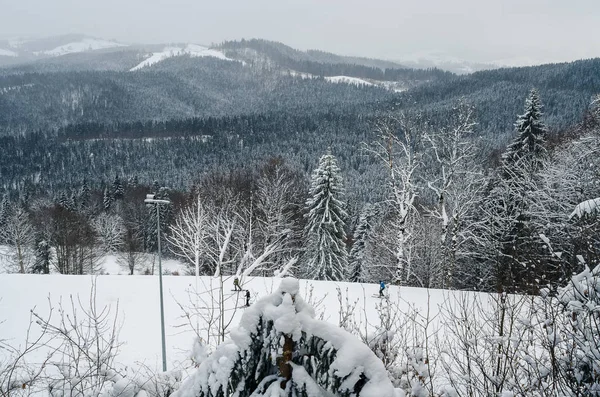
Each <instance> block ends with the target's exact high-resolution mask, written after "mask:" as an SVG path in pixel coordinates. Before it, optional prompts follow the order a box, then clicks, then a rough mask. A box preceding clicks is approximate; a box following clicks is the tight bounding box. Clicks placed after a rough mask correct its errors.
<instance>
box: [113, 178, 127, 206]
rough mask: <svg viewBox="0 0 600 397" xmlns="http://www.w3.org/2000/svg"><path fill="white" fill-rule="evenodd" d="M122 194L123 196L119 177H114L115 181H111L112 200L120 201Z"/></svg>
mask: <svg viewBox="0 0 600 397" xmlns="http://www.w3.org/2000/svg"><path fill="white" fill-rule="evenodd" d="M124 194H125V190H124V189H123V183H122V182H121V179H120V178H119V175H116V176H115V180H114V181H113V186H112V196H113V199H114V200H120V199H122V198H123V195H124Z"/></svg>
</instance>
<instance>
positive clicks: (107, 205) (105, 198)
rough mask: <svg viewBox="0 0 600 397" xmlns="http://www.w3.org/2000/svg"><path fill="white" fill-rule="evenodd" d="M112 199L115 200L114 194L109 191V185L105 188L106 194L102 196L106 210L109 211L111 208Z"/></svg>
mask: <svg viewBox="0 0 600 397" xmlns="http://www.w3.org/2000/svg"><path fill="white" fill-rule="evenodd" d="M112 201H113V200H112V195H111V194H110V192H109V191H108V187H105V188H104V196H103V198H102V204H103V205H104V210H105V211H108V210H109V209H110V206H111V204H112Z"/></svg>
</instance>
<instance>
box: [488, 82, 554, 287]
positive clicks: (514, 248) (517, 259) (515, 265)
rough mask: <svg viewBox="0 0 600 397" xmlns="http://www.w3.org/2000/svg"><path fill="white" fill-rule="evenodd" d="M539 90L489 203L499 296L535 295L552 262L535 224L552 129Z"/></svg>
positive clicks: (529, 103) (522, 117)
mask: <svg viewBox="0 0 600 397" xmlns="http://www.w3.org/2000/svg"><path fill="white" fill-rule="evenodd" d="M541 117H542V105H541V102H540V99H539V95H538V93H537V91H536V90H535V89H533V90H531V92H530V94H529V96H528V97H527V99H526V100H525V113H524V114H522V115H520V116H518V117H517V122H516V123H515V127H516V133H517V136H516V137H515V139H514V140H513V142H512V143H511V144H510V145H509V146H508V148H507V149H506V152H505V153H504V155H503V156H502V165H501V170H500V172H499V175H498V176H497V178H496V179H495V180H492V181H491V183H492V185H493V188H492V189H491V197H490V200H488V203H489V208H488V209H487V210H486V211H487V212H488V218H489V220H490V222H492V224H490V225H489V231H490V241H491V242H492V245H496V248H495V249H494V250H495V251H496V252H497V254H496V255H495V256H494V259H493V261H494V264H493V267H494V268H495V269H496V271H495V273H496V277H495V278H496V290H498V291H506V288H508V289H509V290H512V291H514V290H521V291H523V290H524V289H526V290H527V291H528V292H531V293H535V292H537V290H538V288H539V284H540V282H542V279H543V277H542V276H543V272H544V266H545V264H544V263H541V260H542V259H544V257H547V255H546V253H544V252H542V244H541V242H540V241H539V237H538V236H539V231H536V230H535V227H534V225H533V224H532V222H531V218H532V216H531V200H532V195H533V192H535V191H536V190H537V189H538V181H537V174H538V171H539V170H540V169H541V166H542V164H543V162H544V159H545V156H546V149H545V147H544V144H545V141H546V127H545V126H544V124H543V122H542V120H541Z"/></svg>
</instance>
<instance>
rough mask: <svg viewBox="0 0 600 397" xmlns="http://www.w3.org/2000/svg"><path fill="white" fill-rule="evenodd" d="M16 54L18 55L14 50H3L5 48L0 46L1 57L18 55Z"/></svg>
mask: <svg viewBox="0 0 600 397" xmlns="http://www.w3.org/2000/svg"><path fill="white" fill-rule="evenodd" d="M18 55H19V54H17V53H16V52H14V51H10V50H5V49H3V48H0V56H2V57H16V56H18Z"/></svg>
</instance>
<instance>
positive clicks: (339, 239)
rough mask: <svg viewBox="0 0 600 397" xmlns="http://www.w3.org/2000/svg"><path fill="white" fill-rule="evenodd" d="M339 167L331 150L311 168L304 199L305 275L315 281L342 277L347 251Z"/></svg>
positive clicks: (341, 278) (344, 271)
mask: <svg viewBox="0 0 600 397" xmlns="http://www.w3.org/2000/svg"><path fill="white" fill-rule="evenodd" d="M343 200H344V186H343V180H342V175H341V172H340V169H339V167H338V165H337V160H336V158H335V157H334V156H333V155H332V154H331V150H328V151H327V154H325V155H324V156H322V157H321V159H320V160H319V165H318V167H317V168H316V169H315V170H314V171H313V174H312V179H311V186H310V191H309V198H308V200H306V215H305V217H306V218H307V222H306V228H305V238H306V253H305V256H304V266H306V267H305V269H304V271H305V274H306V276H307V277H308V278H312V279H317V280H335V281H339V280H343V279H344V278H345V276H346V272H347V265H348V254H347V251H346V243H345V240H346V236H345V231H344V226H345V221H346V217H347V214H346V210H345V203H344V201H343Z"/></svg>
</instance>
